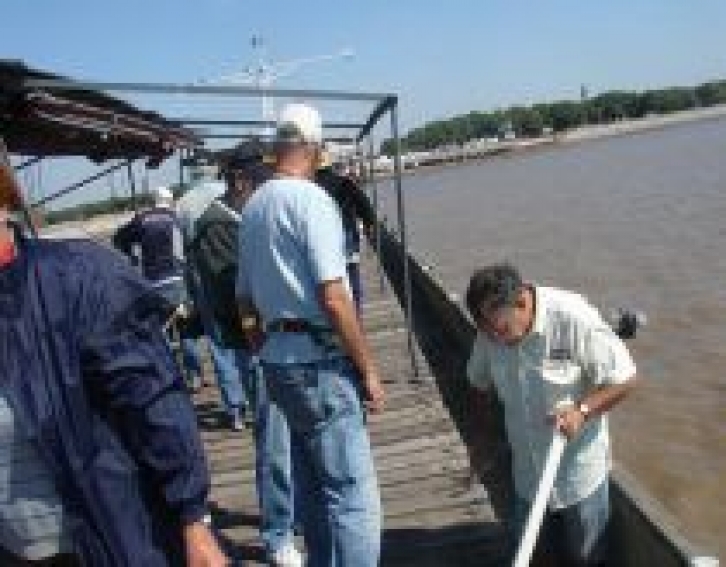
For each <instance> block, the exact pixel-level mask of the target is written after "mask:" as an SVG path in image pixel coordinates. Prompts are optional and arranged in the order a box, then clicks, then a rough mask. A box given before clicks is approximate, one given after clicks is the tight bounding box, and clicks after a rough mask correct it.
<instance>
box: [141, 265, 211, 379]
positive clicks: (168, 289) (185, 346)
mask: <svg viewBox="0 0 726 567" xmlns="http://www.w3.org/2000/svg"><path fill="white" fill-rule="evenodd" d="M152 287H153V288H154V290H155V291H156V292H157V293H158V294H159V295H161V296H162V297H163V298H164V300H165V301H166V302H167V303H168V304H169V305H172V306H174V305H181V304H182V303H184V302H185V301H187V299H188V295H187V290H186V286H185V285H184V281H183V280H181V279H177V280H171V281H166V282H163V283H155V284H152ZM178 335H179V336H178V338H179V346H180V348H181V354H182V364H181V366H182V368H181V371H182V375H183V376H184V378H185V379H186V380H187V381H189V382H196V381H197V380H200V379H201V377H202V356H201V353H200V352H199V342H198V339H197V338H196V337H190V336H185V335H184V333H182V332H179V333H178ZM170 339H171V337H170Z"/></svg>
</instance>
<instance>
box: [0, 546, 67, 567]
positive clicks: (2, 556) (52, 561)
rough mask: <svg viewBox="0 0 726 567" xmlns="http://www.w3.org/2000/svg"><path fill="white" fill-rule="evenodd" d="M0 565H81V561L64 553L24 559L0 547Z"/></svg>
mask: <svg viewBox="0 0 726 567" xmlns="http://www.w3.org/2000/svg"><path fill="white" fill-rule="evenodd" d="M0 565H2V567H80V565H81V564H80V562H79V561H78V559H76V557H75V555H69V554H66V553H64V554H62V555H54V556H53V557H48V558H47V559H38V560H36V561H31V560H30V559H22V558H20V557H16V556H15V555H13V554H12V553H10V552H8V551H5V550H4V549H3V548H2V547H0Z"/></svg>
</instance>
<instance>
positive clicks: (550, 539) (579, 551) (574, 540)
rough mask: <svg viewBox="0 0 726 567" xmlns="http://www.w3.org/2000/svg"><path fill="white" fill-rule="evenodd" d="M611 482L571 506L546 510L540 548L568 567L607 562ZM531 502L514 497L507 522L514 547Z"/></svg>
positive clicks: (519, 536) (601, 485)
mask: <svg viewBox="0 0 726 567" xmlns="http://www.w3.org/2000/svg"><path fill="white" fill-rule="evenodd" d="M609 486H610V480H609V479H606V480H605V481H604V482H602V483H601V484H600V486H598V487H597V489H595V492H593V493H592V494H590V496H588V497H587V498H584V499H583V500H580V501H579V502H577V503H576V504H573V505H572V506H567V507H566V508H562V509H559V510H554V511H549V510H548V511H547V512H546V514H545V519H544V522H543V524H542V530H541V532H540V537H539V541H540V542H541V545H542V546H543V549H544V550H545V551H546V552H548V553H552V554H555V555H556V556H557V557H560V558H563V559H564V560H565V561H566V564H567V565H576V566H582V567H590V566H596V565H602V564H604V562H605V560H606V559H607V554H608V545H607V531H608V530H607V528H608V525H609V523H610V490H609ZM529 508H530V503H529V502H527V501H526V500H523V499H521V498H518V497H516V496H515V499H514V506H513V511H512V518H511V523H510V528H511V534H512V536H513V539H514V545H515V546H516V545H518V544H519V540H520V538H521V535H522V532H523V530H524V525H525V523H526V521H527V515H528V514H529Z"/></svg>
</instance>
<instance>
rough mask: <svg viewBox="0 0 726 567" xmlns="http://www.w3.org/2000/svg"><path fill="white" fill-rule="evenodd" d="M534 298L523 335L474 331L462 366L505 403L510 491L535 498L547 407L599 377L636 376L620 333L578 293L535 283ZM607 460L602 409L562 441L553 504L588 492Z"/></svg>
mask: <svg viewBox="0 0 726 567" xmlns="http://www.w3.org/2000/svg"><path fill="white" fill-rule="evenodd" d="M535 304H536V311H535V320H534V323H533V325H532V330H531V331H530V333H529V334H528V335H527V336H526V337H525V338H524V339H523V340H521V341H520V342H519V343H518V344H516V345H514V346H506V345H502V344H499V343H496V342H493V341H491V340H489V338H488V337H487V336H485V335H483V334H481V333H479V334H478V335H477V338H476V340H475V342H474V346H473V348H472V353H471V357H470V358H469V364H468V367H467V373H468V376H469V380H470V382H471V383H472V385H474V386H476V387H477V388H480V389H484V388H488V387H490V386H494V388H495V390H496V392H497V396H498V397H499V399H500V400H501V402H502V404H503V406H504V421H505V428H506V431H507V437H508V439H509V444H510V446H511V449H512V473H513V476H514V487H515V491H516V492H517V494H518V495H519V496H520V498H523V499H525V500H528V501H532V500H533V498H534V495H535V492H536V489H537V486H538V484H539V480H540V477H541V475H542V471H543V468H544V463H545V460H546V457H547V451H548V448H549V445H550V441H551V440H552V433H553V430H552V426H551V425H549V423H548V419H547V418H548V414H551V413H552V411H553V410H554V409H555V406H557V405H558V404H559V403H562V402H565V403H567V402H569V403H576V402H578V401H579V400H581V399H582V398H583V397H584V396H585V395H586V394H587V393H588V392H589V391H590V390H592V389H593V388H595V387H597V386H599V385H606V384H619V383H623V382H625V381H627V380H629V379H630V378H632V377H633V376H635V364H634V363H633V359H632V358H631V356H630V354H629V353H628V350H627V348H626V347H625V345H624V343H623V341H622V340H621V339H620V338H619V337H618V336H617V335H616V334H615V333H614V332H613V330H612V329H611V328H610V327H609V326H608V325H607V323H605V322H604V321H603V319H602V318H601V316H600V314H599V312H598V311H597V310H596V309H595V308H594V307H592V306H591V305H589V304H588V303H587V302H586V301H585V299H584V298H582V297H581V296H580V295H577V294H575V293H571V292H567V291H563V290H560V289H554V288H548V287H539V286H538V287H536V288H535ZM610 468H611V455H610V439H609V434H608V419H607V415H600V416H597V417H593V418H591V419H590V420H588V422H587V423H586V424H585V426H584V428H583V429H582V431H581V432H580V433H579V434H578V436H577V437H576V438H575V439H573V440H572V441H570V442H569V443H568V444H567V447H566V448H565V452H564V454H563V457H562V461H561V462H560V468H559V472H558V474H557V478H556V481H555V486H554V489H553V491H552V495H551V498H550V506H551V507H552V508H554V509H559V508H563V507H565V506H570V505H572V504H575V503H577V502H579V501H580V500H582V499H583V498H586V497H587V496H589V495H590V494H592V492H593V491H594V490H595V489H596V488H597V487H598V486H599V485H600V483H602V481H603V480H605V478H607V475H608V473H609V471H610Z"/></svg>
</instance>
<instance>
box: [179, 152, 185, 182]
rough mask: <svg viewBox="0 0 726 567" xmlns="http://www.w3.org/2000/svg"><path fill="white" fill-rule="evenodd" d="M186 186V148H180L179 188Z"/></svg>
mask: <svg viewBox="0 0 726 567" xmlns="http://www.w3.org/2000/svg"><path fill="white" fill-rule="evenodd" d="M183 186H184V148H181V149H180V150H179V189H181V188H182V187H183Z"/></svg>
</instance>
